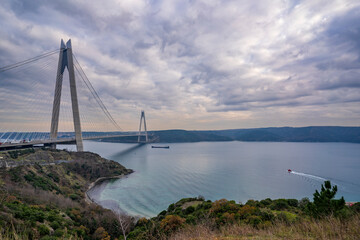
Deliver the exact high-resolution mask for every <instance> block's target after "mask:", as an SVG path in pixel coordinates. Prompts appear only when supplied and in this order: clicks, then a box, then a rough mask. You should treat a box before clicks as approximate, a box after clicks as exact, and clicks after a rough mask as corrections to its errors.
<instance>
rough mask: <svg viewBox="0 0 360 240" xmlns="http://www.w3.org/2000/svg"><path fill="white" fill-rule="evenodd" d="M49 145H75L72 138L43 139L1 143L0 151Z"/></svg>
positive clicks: (86, 138) (100, 137)
mask: <svg viewBox="0 0 360 240" xmlns="http://www.w3.org/2000/svg"><path fill="white" fill-rule="evenodd" d="M138 136H145V134H122V135H108V136H95V137H94V136H93V137H83V140H95V139H102V138H118V137H138ZM51 144H75V137H74V138H60V139H44V140H34V141H29V142H19V143H3V144H1V145H0V151H1V150H8V149H14V148H26V147H32V146H34V145H44V146H45V145H51Z"/></svg>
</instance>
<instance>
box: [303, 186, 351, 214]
mask: <svg viewBox="0 0 360 240" xmlns="http://www.w3.org/2000/svg"><path fill="white" fill-rule="evenodd" d="M336 192H337V186H336V185H335V186H333V187H332V188H331V183H330V181H325V183H324V185H323V184H321V191H320V193H319V192H318V190H316V191H315V193H314V202H313V203H311V202H310V203H308V205H307V212H308V213H309V214H310V215H311V216H312V217H314V218H321V217H324V216H329V215H332V214H334V215H335V216H337V215H338V213H339V211H340V210H342V209H343V208H344V207H345V200H344V197H341V198H340V199H339V200H336V199H333V198H334V197H335V195H336Z"/></svg>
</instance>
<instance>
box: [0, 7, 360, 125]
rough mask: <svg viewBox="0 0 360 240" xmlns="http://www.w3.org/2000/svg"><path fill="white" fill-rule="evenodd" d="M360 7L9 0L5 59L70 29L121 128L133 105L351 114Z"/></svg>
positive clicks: (278, 119)
mask: <svg viewBox="0 0 360 240" xmlns="http://www.w3.org/2000/svg"><path fill="white" fill-rule="evenodd" d="M359 9H360V3H356V1H350V0H349V1H322V0H318V1H310V0H308V1H261V4H260V3H259V2H256V1H242V2H239V1H220V0H219V1H215V0H214V1H189V2H186V1H115V0H114V1H105V2H94V3H91V4H90V3H89V2H88V1H68V2H64V1H52V2H47V1H40V2H39V3H36V4H35V3H31V2H28V1H23V2H22V1H16V2H13V1H5V4H3V6H2V7H1V8H0V20H1V21H2V23H4V25H5V26H6V27H5V28H2V29H1V30H0V33H1V35H2V37H1V40H0V52H1V53H2V56H1V57H0V65H1V66H3V65H7V64H9V63H11V62H16V61H19V60H21V58H19V57H24V58H28V57H30V56H34V55H36V53H39V54H40V53H42V52H45V51H47V50H51V49H53V48H57V47H58V45H59V40H60V38H65V39H66V38H71V39H72V43H73V48H74V52H75V54H76V56H77V58H78V60H79V61H80V63H81V65H82V66H83V68H84V70H85V72H86V73H87V75H88V77H89V79H90V80H91V81H92V83H93V85H94V87H95V88H96V89H97V91H98V92H99V94H100V96H101V97H102V99H103V101H104V103H105V104H106V105H107V106H108V108H109V110H110V112H112V113H113V115H114V116H115V118H117V119H120V125H122V126H123V128H124V129H135V128H136V126H137V124H138V117H139V116H138V115H139V111H140V109H144V110H146V111H147V112H149V114H151V115H152V116H153V117H148V118H149V119H151V121H154V122H155V123H154V124H153V126H154V128H163V129H164V128H187V129H195V128H199V129H200V128H201V129H208V128H209V129H210V128H216V129H220V128H225V127H226V128H241V127H261V126H281V125H282V124H286V123H287V122H289V124H290V125H293V126H302V125H326V124H331V125H358V122H359V120H360V115H359V112H358V111H356V109H357V108H358V104H359V101H360V92H359V89H360V88H359V84H358V77H357V76H359V73H360V69H359V67H360V66H359V64H358V59H359V58H360V56H359V55H360V44H359V42H358V40H356V36H360V33H359V32H360V30H359V29H360V24H357V23H356V22H359V21H354V19H355V20H360V18H359V17H358V16H359V11H360V10H359ZM51 81H52V80H51ZM49 84H52V83H50V82H49ZM341 104H345V105H346V109H347V113H349V112H351V111H352V114H348V116H349V115H351V117H348V116H345V115H344V111H339V106H340V105H341ZM309 109H311V110H309ZM149 114H148V115H149ZM304 114H308V116H306V117H304ZM304 118H306V120H304ZM296 119H298V120H296ZM349 119H350V120H349ZM150 125H151V124H150Z"/></svg>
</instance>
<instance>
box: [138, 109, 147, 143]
mask: <svg viewBox="0 0 360 240" xmlns="http://www.w3.org/2000/svg"><path fill="white" fill-rule="evenodd" d="M143 119H144V130H145V142H148V133H147V129H146V120H145V112H144V110H141V117H140V126H139V136H138V143H140V140H141V136H140V134H141V124H142V122H143Z"/></svg>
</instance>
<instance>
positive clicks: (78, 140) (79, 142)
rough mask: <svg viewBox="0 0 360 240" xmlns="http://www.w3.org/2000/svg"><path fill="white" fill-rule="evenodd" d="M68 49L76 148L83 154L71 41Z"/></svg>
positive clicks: (67, 44) (67, 45)
mask: <svg viewBox="0 0 360 240" xmlns="http://www.w3.org/2000/svg"><path fill="white" fill-rule="evenodd" d="M66 48H67V63H68V65H67V67H68V70H69V79H70V93H71V105H72V111H73V120H74V130H75V141H76V148H77V151H78V152H82V151H84V146H83V139H82V134H81V124H80V112H79V104H78V98H77V92H76V82H75V71H74V64H73V56H72V48H71V40H69V41H68V42H67V43H66Z"/></svg>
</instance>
